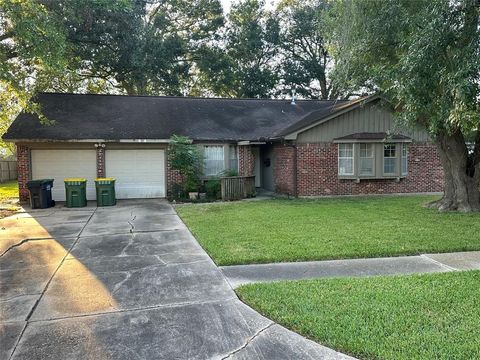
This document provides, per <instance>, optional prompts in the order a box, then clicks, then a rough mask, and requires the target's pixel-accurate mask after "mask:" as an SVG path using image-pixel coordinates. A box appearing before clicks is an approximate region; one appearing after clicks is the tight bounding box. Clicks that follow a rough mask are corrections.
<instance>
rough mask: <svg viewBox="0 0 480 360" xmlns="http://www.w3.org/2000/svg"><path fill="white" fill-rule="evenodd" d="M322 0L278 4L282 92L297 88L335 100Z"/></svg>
mask: <svg viewBox="0 0 480 360" xmlns="http://www.w3.org/2000/svg"><path fill="white" fill-rule="evenodd" d="M328 8H329V5H328V2H327V1H325V0H310V1H300V0H296V1H284V2H283V3H280V5H279V7H278V15H279V18H280V19H282V20H281V33H280V46H281V48H282V63H281V68H282V82H283V88H284V89H283V91H285V90H287V91H288V90H290V89H291V88H294V89H296V92H297V93H298V94H300V95H301V96H303V97H306V98H311V99H336V98H337V97H338V95H339V92H338V90H337V89H335V88H334V87H333V83H332V81H331V79H330V71H331V69H332V67H333V61H332V58H331V56H330V54H329V52H328V49H327V44H326V36H325V35H326V34H327V32H328V28H327V25H326V23H325V21H324V17H325V15H326V14H327V10H328Z"/></svg>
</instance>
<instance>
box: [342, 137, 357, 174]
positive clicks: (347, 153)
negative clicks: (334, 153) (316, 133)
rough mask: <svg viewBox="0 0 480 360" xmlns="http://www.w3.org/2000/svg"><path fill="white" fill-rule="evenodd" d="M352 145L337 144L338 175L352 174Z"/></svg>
mask: <svg viewBox="0 0 480 360" xmlns="http://www.w3.org/2000/svg"><path fill="white" fill-rule="evenodd" d="M353 162H354V156H353V144H338V174H339V175H353V174H354V165H353Z"/></svg>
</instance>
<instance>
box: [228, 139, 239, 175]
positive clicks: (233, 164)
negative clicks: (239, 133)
mask: <svg viewBox="0 0 480 360" xmlns="http://www.w3.org/2000/svg"><path fill="white" fill-rule="evenodd" d="M229 155H230V162H229V165H230V170H234V171H236V172H238V151H237V147H236V146H235V145H230V149H229Z"/></svg>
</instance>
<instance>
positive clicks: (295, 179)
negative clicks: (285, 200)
mask: <svg viewBox="0 0 480 360" xmlns="http://www.w3.org/2000/svg"><path fill="white" fill-rule="evenodd" d="M297 184H298V168H297V144H293V196H294V197H296V198H297V197H298V186H297Z"/></svg>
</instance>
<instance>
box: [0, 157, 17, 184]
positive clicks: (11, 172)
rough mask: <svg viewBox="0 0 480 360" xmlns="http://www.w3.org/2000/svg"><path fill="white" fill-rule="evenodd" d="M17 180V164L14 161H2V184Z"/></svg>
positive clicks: (0, 172)
mask: <svg viewBox="0 0 480 360" xmlns="http://www.w3.org/2000/svg"><path fill="white" fill-rule="evenodd" d="M16 178H17V162H16V161H13V160H0V182H6V181H9V180H15V179H16Z"/></svg>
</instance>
